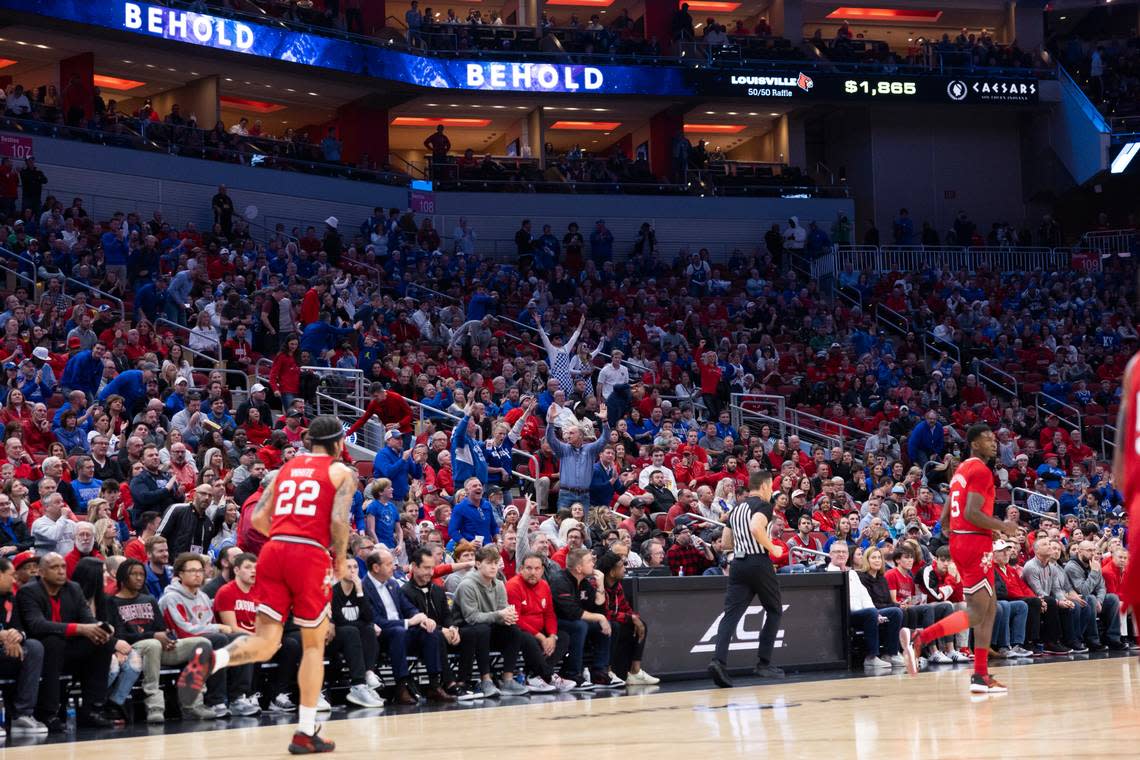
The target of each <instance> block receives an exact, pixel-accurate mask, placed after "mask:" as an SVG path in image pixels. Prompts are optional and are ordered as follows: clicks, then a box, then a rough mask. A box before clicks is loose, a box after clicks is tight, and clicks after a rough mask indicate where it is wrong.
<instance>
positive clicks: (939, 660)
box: [930, 649, 954, 665]
mask: <svg viewBox="0 0 1140 760" xmlns="http://www.w3.org/2000/svg"><path fill="white" fill-rule="evenodd" d="M930 664H931V665H953V664H954V660H953V659H952V658H951V656H950V655H948V654H946V653H945V652H943V651H942V650H941V649H935V650H934V654H932V655H930Z"/></svg>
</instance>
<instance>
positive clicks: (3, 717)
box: [0, 694, 8, 729]
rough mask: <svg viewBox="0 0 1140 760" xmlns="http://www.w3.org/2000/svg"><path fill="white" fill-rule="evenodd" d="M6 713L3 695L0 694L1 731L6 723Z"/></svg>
mask: <svg viewBox="0 0 1140 760" xmlns="http://www.w3.org/2000/svg"><path fill="white" fill-rule="evenodd" d="M7 712H8V711H7V710H5V709H4V695H3V694H0V729H3V728H4V725H5V724H6V723H7V718H8V714H7Z"/></svg>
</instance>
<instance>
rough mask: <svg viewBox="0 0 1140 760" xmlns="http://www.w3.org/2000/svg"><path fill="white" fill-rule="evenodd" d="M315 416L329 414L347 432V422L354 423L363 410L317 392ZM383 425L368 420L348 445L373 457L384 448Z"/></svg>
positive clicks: (362, 413) (373, 420)
mask: <svg viewBox="0 0 1140 760" xmlns="http://www.w3.org/2000/svg"><path fill="white" fill-rule="evenodd" d="M317 414H331V415H333V416H335V417H336V418H337V419H339V420H340V421H341V425H342V426H343V428H344V429H345V430H348V427H349V425H348V424H346V423H348V421H350V420H351V422H355V421H356V420H358V419H360V418H361V417H362V416H363V415H364V410H363V409H361V408H360V407H358V406H355V405H354V404H350V403H349V402H347V401H345V400H343V399H339V398H334V397H333V396H330V395H329V394H327V393H323V392H321V391H317ZM384 432H385V430H384V425H383V424H381V423H380V422H378V421H377V420H375V419H371V420H368V422H366V423H364V425H362V426H361V427H360V429H359V430H357V431H356V432H355V433H354V434H353V436H354V437H353V440H352V441H351V442H350V443H349V445H351V446H355V447H356V448H358V449H361V450H362V451H364V452H365V453H366V454H368V455H369V456H372V457H375V456H376V454H377V452H379V451H380V450H381V449H383V448H384Z"/></svg>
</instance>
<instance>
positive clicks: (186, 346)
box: [154, 317, 222, 369]
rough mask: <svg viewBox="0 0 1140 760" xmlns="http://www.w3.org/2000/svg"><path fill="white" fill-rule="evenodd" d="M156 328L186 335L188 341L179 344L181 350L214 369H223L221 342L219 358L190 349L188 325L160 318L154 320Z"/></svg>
mask: <svg viewBox="0 0 1140 760" xmlns="http://www.w3.org/2000/svg"><path fill="white" fill-rule="evenodd" d="M154 326H155V327H162V326H165V327H168V328H171V329H172V330H173V331H174V332H175V333H176V334H177V333H179V332H181V333H185V335H186V336H187V339H186V340H185V341H180V342H179V343H178V347H179V348H181V349H182V350H183V351H184V352H186V353H188V354H190V355H191V356H194V357H197V358H199V359H201V360H202V361H203V362H206V363H209V364H211V365H213V367H214V368H217V369H221V363H222V358H221V342H220V341H219V343H218V349H219V350H218V356H210V355H209V354H204V353H202V352H201V351H197V350H195V349H193V348H190V340H189V336H190V335H191V333H190V328H189V327H187V326H186V325H180V324H178V323H177V322H172V321H171V320H169V319H166V318H165V317H159V318H158V319H156V320H154Z"/></svg>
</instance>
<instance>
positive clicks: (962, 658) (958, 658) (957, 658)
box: [950, 649, 970, 662]
mask: <svg viewBox="0 0 1140 760" xmlns="http://www.w3.org/2000/svg"><path fill="white" fill-rule="evenodd" d="M950 661H951V662H970V658H969V657H967V656H966V655H965V654H964V653H963V652H960V651H958V650H957V649H952V650H950Z"/></svg>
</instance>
